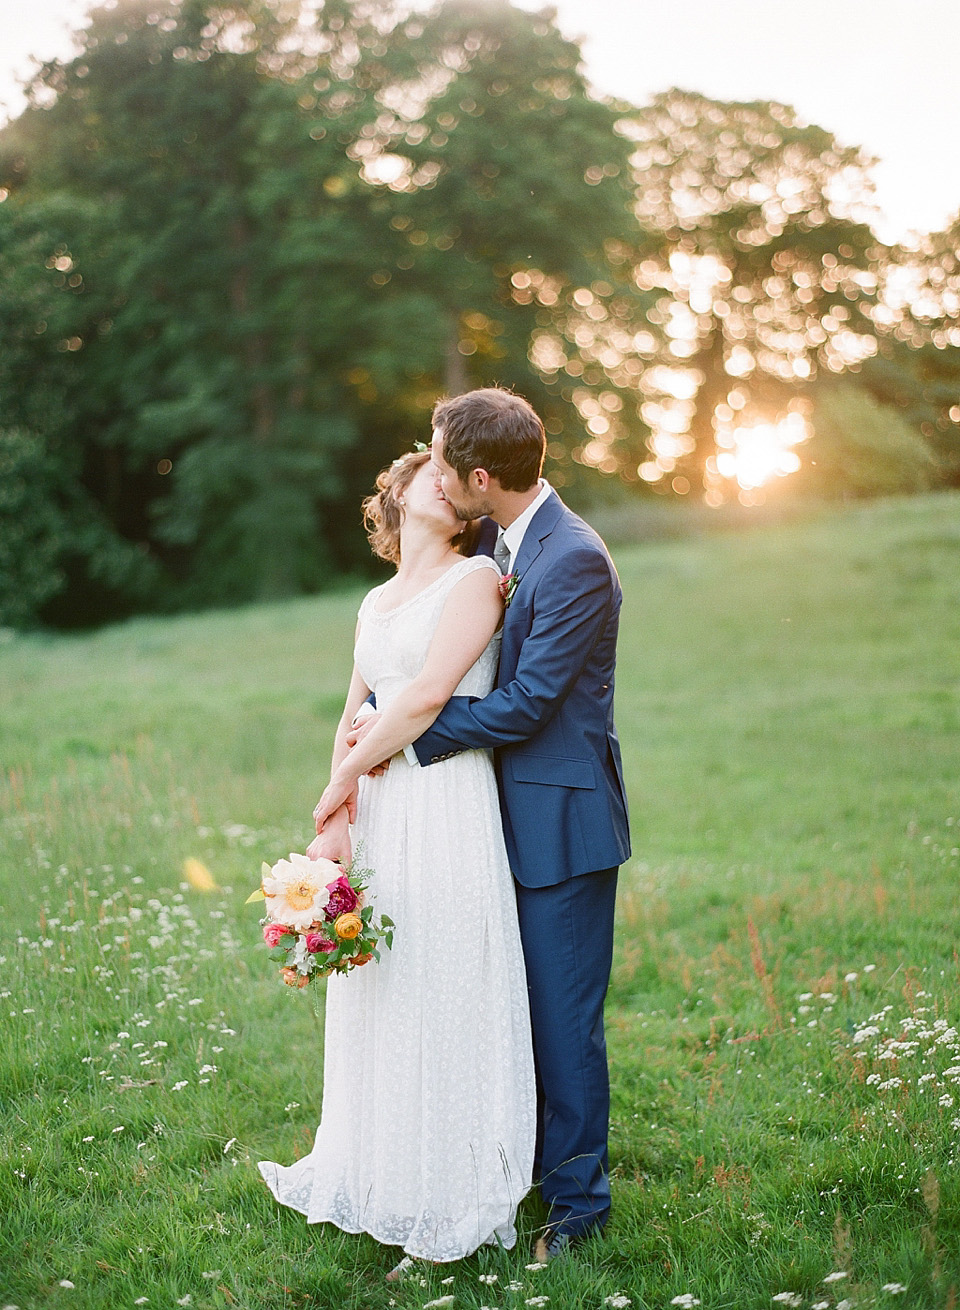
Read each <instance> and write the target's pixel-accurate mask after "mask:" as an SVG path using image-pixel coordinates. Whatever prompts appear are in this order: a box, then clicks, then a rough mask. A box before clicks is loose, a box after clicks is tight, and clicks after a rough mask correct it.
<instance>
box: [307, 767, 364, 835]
mask: <svg viewBox="0 0 960 1310" xmlns="http://www.w3.org/2000/svg"><path fill="white" fill-rule="evenodd" d="M341 806H345V807H346V811H347V817H348V819H349V821H350V823H356V821H357V784H356V782H355V781H353V780H352V779H351V780H350V781H348V782H343V781H340V780H339V779H338V778H337V777H336V775H334V777H332V778H331V779H330V781H329V782H328V783H327V785H326V787H325V789H324V792H323V795H322V796H321V797H320V799H319V800H318V801H317V804H316V807H315V809H314V811H313V818H314V822H315V823H316V825H317V832H318V833H321V832H322V831H323V826H324V824H325V823H326V822H327V820H328V819H329V818H330V817H331V815H333V814H336V812H337V810H339V809H340V807H341Z"/></svg>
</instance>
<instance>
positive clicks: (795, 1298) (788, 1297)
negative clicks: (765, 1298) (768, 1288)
mask: <svg viewBox="0 0 960 1310" xmlns="http://www.w3.org/2000/svg"><path fill="white" fill-rule="evenodd" d="M771 1299H772V1300H774V1301H779V1302H781V1304H782V1305H789V1306H793V1307H796V1306H798V1305H803V1297H802V1296H801V1295H800V1293H799V1292H777V1294H776V1296H774V1297H772V1298H771Z"/></svg>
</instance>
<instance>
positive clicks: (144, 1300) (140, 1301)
mask: <svg viewBox="0 0 960 1310" xmlns="http://www.w3.org/2000/svg"><path fill="white" fill-rule="evenodd" d="M149 1302H150V1298H149V1296H138V1297H137V1299H136V1301H134V1303H133V1304H134V1305H148V1304H149Z"/></svg>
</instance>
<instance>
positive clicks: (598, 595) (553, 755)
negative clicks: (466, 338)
mask: <svg viewBox="0 0 960 1310" xmlns="http://www.w3.org/2000/svg"><path fill="white" fill-rule="evenodd" d="M433 428H434V431H433V444H432V459H433V464H434V466H435V469H436V480H437V485H438V487H439V489H440V491H441V492H442V494H443V496H444V498H445V499H446V500H447V501H448V502H449V504H450V505H451V506H452V507H453V509H454V510H455V511H456V513H457V515H458V516H459V517H460V518H461V519H475V518H479V517H481V516H487V517H488V519H490V520H492V521H493V522H492V523H488V524H486V525H485V528H486V529H487V537H488V542H487V546H486V549H487V552H488V553H490V551H489V539H490V538H492V536H493V524H497V525H499V529H500V530H499V532H498V533H497V540H496V545H495V547H494V549H493V551H492V554H493V557H494V559H495V560H496V561H497V563H498V564H500V567H501V569H502V571H503V572H504V573H505V574H507V575H509V577H510V583H509V587H508V596H509V600H508V604H507V609H506V612H505V614H504V620H503V641H502V647H501V655H500V672H499V676H498V679H497V686H496V688H495V689H494V690H493V691H492V692H491V693H490V694H489V695H488V696H485V697H483V698H482V699H477V698H471V697H466V696H457V697H454V698H453V699H452V700H450V701H449V702H448V703H447V705H446V706H445V707H444V709H443V710H442V711H441V713H440V716H439V718H438V719H437V720H436V722H435V723H434V724H433V726H432V727H431V728H430V729H429V730H428V731H427V732H426V733H425V734H424V735H423V736H422V737H420V738H419V740H418V741H416V742H414V746H413V749H414V750H415V751H416V754H417V758H418V759H419V761H420V763H421V764H422V765H430V764H433V763H435V762H436V761H438V760H443V759H447V758H448V757H449V756H451V755H454V754H457V753H458V752H459V751H462V750H471V749H475V748H483V747H493V748H494V750H495V752H496V756H495V758H496V766H497V779H498V783H499V788H500V806H501V811H502V815H503V830H504V837H505V839H506V846H507V854H508V855H509V859H510V867H511V869H512V871H513V875H514V878H515V880H516V890H517V908H518V913H519V919H520V934H521V939H522V942H523V953H524V960H525V963H526V971H527V983H528V988H529V995H530V1012H531V1022H532V1027H533V1045H534V1055H535V1059H536V1067H537V1086H538V1095H539V1115H538V1140H537V1162H536V1170H537V1174H538V1177H539V1181H540V1187H541V1192H542V1195H543V1199H544V1201H545V1202H546V1203H547V1205H548V1206H549V1211H550V1213H549V1219H548V1224H547V1228H546V1232H545V1234H544V1236H543V1237H542V1238H541V1239H540V1240H539V1242H538V1243H537V1252H536V1254H537V1258H538V1259H539V1260H542V1261H546V1260H550V1259H552V1258H553V1257H555V1256H557V1255H559V1254H561V1253H562V1252H563V1251H564V1250H565V1249H566V1248H567V1247H568V1246H570V1245H571V1244H572V1243H575V1242H576V1241H578V1240H579V1239H580V1238H582V1237H584V1236H585V1235H586V1234H587V1233H589V1232H591V1231H593V1230H598V1229H600V1228H601V1227H602V1226H603V1224H604V1223H605V1222H606V1219H607V1216H608V1214H609V1211H610V1183H609V1178H608V1169H607V1128H608V1119H609V1103H610V1095H609V1081H608V1075H607V1058H606V1045H605V1041H604V1033H603V1001H604V997H605V995H606V990H607V983H608V980H609V977H610V963H611V957H612V952H613V912H614V899H615V895H616V885H617V871H618V866H619V865H620V864H621V863H622V862H623V860H624V859H626V857H627V856H628V855H629V851H630V847H629V834H628V828H627V805H626V798H625V795H624V788H623V775H622V770H621V763H620V745H619V742H618V740H617V733H616V729H615V727H614V723H613V681H614V666H615V663H616V644H617V627H618V623H619V615H620V602H621V593H620V584H619V581H618V579H617V574H616V571H615V569H614V567H613V564H612V562H611V560H610V556H609V555H608V554H607V550H606V548H605V546H604V544H603V542H602V541H601V540H600V538H599V537H598V536H597V534H596V533H595V532H594V531H593V529H592V528H590V527H588V526H587V524H586V523H584V522H583V520H582V519H580V518H578V517H577V515H576V514H574V513H573V512H572V511H571V510H569V509H567V507H566V506H565V505H564V504H563V502H562V501H561V500H560V497H559V496H558V495H557V494H556V492H555V491H553V490H552V489H551V488H550V487H549V486H548V485H547V483H546V482H544V481H542V479H541V477H540V473H541V469H542V467H543V456H544V449H545V444H546V443H545V437H544V430H543V424H542V423H541V422H540V419H539V418H538V416H537V414H536V413H535V412H534V410H533V409H532V408H531V406H530V405H529V404H528V403H527V401H526V400H524V399H522V398H521V397H520V396H516V395H514V394H513V393H512V392H509V391H503V390H500V389H499V388H484V389H482V390H479V391H470V392H467V393H466V394H465V395H461V396H456V397H454V398H453V399H451V400H443V401H440V402H439V404H438V405H437V406H436V408H435V410H434V413H433ZM483 548H484V547H483V546H481V549H483Z"/></svg>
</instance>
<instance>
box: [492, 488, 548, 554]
mask: <svg viewBox="0 0 960 1310" xmlns="http://www.w3.org/2000/svg"><path fill="white" fill-rule="evenodd" d="M550 491H551V487H550V484H549V482H547V481H546V479H545V478H541V479H540V494H539V495H538V496H537V498H536V500H534V501H532V502H531V503H530V504H529V505H528V506H527V508H526V509H525V510H524V511H523V513H522V514H521V515H519V517H518V518H515V519H514V520H513V522H512V523H511V524H510V526H509V528H501V529H500V532H499V534H498V536H497V540H498V541H499V540H500V539H501V538H502V539H503V544H504V545H505V546H506V548H507V550H508V551H509V552H510V567H509V568H508V569H507V572H508V573H512V572H513V562H514V560H515V559H516V558H517V552H518V551H519V549H520V546H521V544H522V542H523V538H524V536H525V534H526V531H527V528H528V527H529V526H530V522H531V520H532V518H533V516H534V514H536V512H537V510H538V509H539V508H540V506H541V505H542V504H543V503H544V501H545V500H546V499H547V497H548V496H549V495H550Z"/></svg>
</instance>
